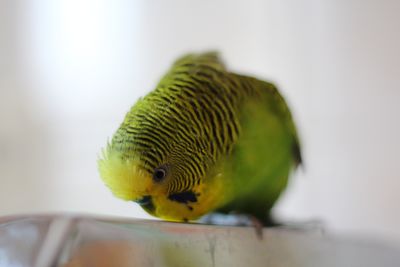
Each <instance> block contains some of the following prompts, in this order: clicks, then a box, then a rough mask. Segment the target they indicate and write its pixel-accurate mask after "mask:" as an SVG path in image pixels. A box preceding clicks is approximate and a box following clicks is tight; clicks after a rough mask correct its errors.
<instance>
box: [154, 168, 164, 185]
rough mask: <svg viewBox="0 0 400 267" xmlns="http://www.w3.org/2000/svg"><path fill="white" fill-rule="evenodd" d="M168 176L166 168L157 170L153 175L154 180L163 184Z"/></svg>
mask: <svg viewBox="0 0 400 267" xmlns="http://www.w3.org/2000/svg"><path fill="white" fill-rule="evenodd" d="M165 176H167V171H166V170H165V169H164V168H157V169H155V170H154V173H153V180H154V181H156V182H161V181H162V180H164V178H165Z"/></svg>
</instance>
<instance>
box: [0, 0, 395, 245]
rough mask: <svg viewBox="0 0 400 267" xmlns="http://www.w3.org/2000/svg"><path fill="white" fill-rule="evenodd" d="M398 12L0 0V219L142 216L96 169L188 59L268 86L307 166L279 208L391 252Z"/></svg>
mask: <svg viewBox="0 0 400 267" xmlns="http://www.w3.org/2000/svg"><path fill="white" fill-rule="evenodd" d="M399 10H400V2H399V1H394V0H393V1H389V0H388V1H361V0H359V1H357V0H351V1H333V0H332V1H329V0H328V1H312V0H305V1H294V0H293V1H280V0H268V1H262V0H259V1H185V0H174V1H162V0H159V1H144V0H143V1H119V0H117V1H94V0H79V1H78V0H61V1H50V0H47V1H46V0H44V1H7V0H0V203H1V204H0V215H1V216H3V215H10V214H21V213H36V212H64V211H66V212H90V213H95V214H107V215H123V216H131V217H141V218H149V216H148V215H146V214H145V213H144V211H142V210H141V208H139V207H138V206H137V205H135V204H133V203H129V202H123V201H121V200H118V199H116V198H114V197H113V196H112V195H111V193H110V192H109V190H108V189H107V188H106V187H105V186H104V185H103V184H102V182H101V180H100V179H99V176H98V173H97V168H96V159H97V156H98V155H99V153H100V150H101V148H102V147H103V146H104V145H105V144H106V142H107V139H108V138H110V137H111V135H112V134H113V132H114V131H115V130H116V128H117V127H118V125H119V123H120V122H121V121H122V119H123V116H124V115H125V112H127V110H128V109H129V108H130V106H131V105H132V104H133V103H134V102H135V101H136V99H137V98H138V97H139V96H142V95H144V94H146V93H147V92H149V91H150V90H151V89H153V88H154V86H155V85H156V83H157V81H158V79H159V78H160V77H161V75H162V74H163V73H164V72H165V71H166V70H167V69H168V67H169V66H170V64H171V62H172V61H173V60H174V59H175V58H176V57H177V56H179V55H181V54H183V53H185V52H188V51H204V50H207V49H218V50H219V51H221V53H222V56H223V57H224V59H225V61H226V63H227V65H228V66H229V67H230V68H231V69H233V70H236V71H241V72H245V73H251V74H253V75H256V76H258V77H261V78H265V79H270V80H272V81H275V82H276V83H277V84H278V85H279V86H280V88H281V90H282V92H283V94H284V95H285V96H286V97H287V100H288V102H289V104H290V105H291V107H292V109H293V112H294V116H295V118H296V120H297V124H298V126H299V131H300V134H301V137H302V141H303V154H304V159H305V167H304V168H303V169H302V170H301V171H300V172H298V173H297V174H296V175H294V176H293V179H292V182H291V184H290V187H289V188H288V190H287V191H286V193H285V195H284V196H283V197H282V198H281V201H280V202H279V204H278V205H277V207H276V209H275V213H276V214H277V216H279V217H280V218H282V219H283V220H289V221H296V220H300V221H302V220H309V219H320V220H322V221H324V222H325V223H326V225H327V226H328V228H329V229H332V231H334V232H337V233H343V234H349V233H350V234H357V235H358V234H360V235H361V234H362V235H368V236H375V237H378V238H384V239H394V240H400V228H399V225H400V207H399V203H400V193H399V191H400V179H399V178H400V175H399V170H398V169H399V166H400V162H399V151H400V142H399V139H398V138H399V136H400V125H399V118H398V116H399V114H400V106H399V102H400V101H399V100H400V91H399V87H400V52H399V47H400V16H399V15H398V11H399Z"/></svg>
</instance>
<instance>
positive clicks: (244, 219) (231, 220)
mask: <svg viewBox="0 0 400 267" xmlns="http://www.w3.org/2000/svg"><path fill="white" fill-rule="evenodd" d="M198 222H199V223H201V224H208V225H224V226H250V227H253V228H254V230H255V232H256V235H257V237H258V238H259V239H260V240H261V239H262V238H263V223H262V222H261V221H260V220H259V219H257V218H256V217H254V216H252V215H249V214H223V213H210V214H207V215H205V216H203V217H201V218H200V220H198Z"/></svg>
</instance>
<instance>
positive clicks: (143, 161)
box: [99, 53, 301, 222]
mask: <svg viewBox="0 0 400 267" xmlns="http://www.w3.org/2000/svg"><path fill="white" fill-rule="evenodd" d="M111 159H112V160H111ZM300 162H301V156H300V148H299V141H298V138H297V134H296V129H295V126H294V123H293V120H292V117H291V114H290V111H289V108H288V107H287V105H286V103H285V101H284V99H283V98H282V96H281V95H280V94H279V92H278V91H277V89H276V87H275V86H274V85H273V84H271V83H268V82H264V81H261V80H258V79H255V78H252V77H247V76H243V75H238V74H235V73H232V72H229V71H228V70H226V68H225V67H224V65H223V64H222V63H221V61H220V60H219V58H218V56H217V55H216V54H215V53H206V54H199V55H195V54H192V55H187V56H185V57H182V58H181V59H179V60H178V61H177V62H175V64H174V65H173V67H172V68H171V70H170V71H169V72H168V73H167V74H166V75H165V76H164V78H163V79H162V80H161V81H160V82H159V84H158V85H157V87H156V89H155V90H154V91H152V92H151V93H149V94H148V95H147V96H145V97H144V98H143V99H140V100H139V101H138V102H137V103H136V104H135V105H134V106H133V107H132V109H131V110H130V111H129V112H128V114H127V115H126V117H125V120H124V122H123V123H122V125H121V126H120V128H119V129H118V131H117V132H116V134H115V135H114V137H113V139H112V141H111V143H110V144H109V145H108V147H107V148H106V150H105V152H104V155H103V158H102V159H100V161H99V166H100V172H101V175H102V177H103V180H104V181H105V182H106V184H107V185H108V186H109V187H110V188H111V190H112V191H113V192H114V194H116V195H117V196H119V197H122V198H125V199H132V200H135V201H138V200H140V199H143V197H145V196H146V197H148V198H146V199H149V198H150V199H151V203H150V204H149V203H145V204H143V202H141V203H142V206H143V207H144V208H145V209H146V210H147V211H148V212H149V213H151V214H153V215H155V216H159V217H161V218H166V219H171V220H187V219H189V220H191V219H196V218H197V217H199V216H201V215H203V214H205V213H208V212H210V211H214V210H219V211H222V212H230V211H236V212H239V213H246V214H250V215H253V216H255V217H257V218H258V219H259V220H261V221H264V222H267V221H268V219H269V217H268V213H269V211H270V209H271V207H272V206H273V204H274V202H275V201H276V200H277V198H278V197H279V195H280V193H281V192H282V191H283V190H284V188H285V187H286V184H287V180H288V176H289V174H290V171H291V170H292V169H293V168H294V167H296V166H297V165H298V164H299V163H300ZM124 166H125V167H124ZM132 166H134V167H135V170H140V173H141V174H140V175H139V174H137V175H136V174H126V173H131V171H125V169H126V168H131V167H132ZM124 168H125V169H124ZM122 169H123V171H121V170H122ZM160 170H161V171H160ZM117 173H118V174H117ZM138 173H139V172H138ZM130 175H132V176H135V175H136V176H140V177H148V178H140V179H141V180H140V179H139V180H138V179H136V180H135V177H130ZM127 176H129V177H127ZM160 177H161V178H162V179H158V178H160ZM149 179H150V180H151V181H147V180H149ZM130 181H131V182H130ZM141 181H143V183H146V186H144V185H143V186H142V185H140V184H139V183H141ZM130 183H132V185H130ZM127 184H128V186H127ZM141 186H142V187H143V188H144V189H139V188H142V187H141ZM132 192H134V193H132ZM178 204H179V205H178ZM182 207H183V208H182Z"/></svg>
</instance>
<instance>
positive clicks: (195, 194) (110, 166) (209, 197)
mask: <svg viewBox="0 0 400 267" xmlns="http://www.w3.org/2000/svg"><path fill="white" fill-rule="evenodd" d="M99 170H100V174H101V177H102V179H103V181H104V182H105V184H106V185H107V186H108V187H109V188H110V189H111V191H112V192H113V194H114V195H115V196H116V197H118V198H121V199H124V200H129V201H135V202H137V203H138V204H139V205H141V206H142V208H143V209H144V210H146V211H147V212H148V213H150V214H151V215H153V216H156V217H159V218H162V219H166V220H172V221H190V220H195V219H197V218H199V217H200V216H202V215H204V214H206V213H208V212H210V211H212V210H213V209H215V208H217V207H218V206H220V205H221V204H222V203H224V194H223V192H224V185H223V183H222V181H223V178H222V175H221V174H217V175H214V177H210V179H206V178H203V179H201V181H200V182H198V183H195V184H194V185H192V186H191V187H190V189H188V190H184V191H179V192H173V190H171V187H172V186H171V185H172V184H173V183H174V180H175V181H176V179H179V177H178V176H176V175H174V172H173V171H171V170H169V169H168V168H167V167H163V166H161V167H159V168H156V169H155V170H153V172H149V171H148V170H146V169H144V168H143V167H141V165H140V161H139V160H125V161H124V160H121V158H120V157H119V155H115V154H113V153H108V154H107V155H103V158H102V159H100V160H99Z"/></svg>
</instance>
